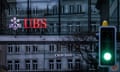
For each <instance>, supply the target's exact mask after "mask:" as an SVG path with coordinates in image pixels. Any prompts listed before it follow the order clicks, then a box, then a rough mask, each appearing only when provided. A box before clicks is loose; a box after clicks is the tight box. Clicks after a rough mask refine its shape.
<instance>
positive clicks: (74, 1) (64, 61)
mask: <svg viewBox="0 0 120 72" xmlns="http://www.w3.org/2000/svg"><path fill="white" fill-rule="evenodd" d="M96 1H97V0H91V3H90V6H91V9H89V5H88V4H89V1H88V0H86V1H84V0H60V1H57V0H54V1H53V0H45V1H41V0H40V1H38V0H36V1H33V0H30V1H29V0H28V1H27V0H23V1H9V3H10V8H9V9H8V10H7V11H6V14H7V16H8V17H7V18H8V19H7V26H8V25H9V24H10V19H12V18H13V17H16V18H18V19H20V20H21V24H23V23H22V22H23V19H24V18H46V20H47V29H24V28H20V29H18V30H16V31H14V30H12V29H10V28H7V29H8V30H7V34H9V35H11V34H12V35H13V36H10V38H11V39H9V38H8V39H7V38H6V39H5V38H4V37H3V40H7V41H9V40H13V42H14V43H12V42H11V43H10V44H8V45H7V65H8V72H39V71H52V72H53V71H55V72H56V71H61V72H63V71H82V72H96V71H101V72H104V71H109V72H111V68H109V69H107V70H104V69H103V71H102V69H101V68H99V66H98V62H97V61H98V36H97V33H98V32H99V31H98V30H99V29H98V28H99V26H100V15H99V11H98V10H97V9H96V8H95V4H96ZM112 10H113V9H112ZM89 11H90V12H89ZM89 16H90V17H89ZM110 19H111V22H110V23H111V24H110V25H112V24H113V23H115V22H116V20H115V19H114V18H112V17H111V18H110ZM89 24H90V26H89ZM89 27H90V28H91V30H90V29H89ZM21 35H24V36H21ZM33 35H36V36H33ZM1 40H2V39H1ZM19 41H20V42H19ZM22 41H26V43H25V42H23V43H22ZM17 42H19V43H17ZM15 43H16V44H15ZM118 46H119V43H118ZM118 51H119V47H118ZM118 53H119V52H118ZM117 56H118V62H119V58H120V57H119V55H117ZM118 64H119V63H118ZM118 72H119V71H118Z"/></svg>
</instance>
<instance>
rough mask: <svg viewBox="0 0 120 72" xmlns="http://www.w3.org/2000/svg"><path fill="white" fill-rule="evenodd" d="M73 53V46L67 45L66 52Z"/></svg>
mask: <svg viewBox="0 0 120 72" xmlns="http://www.w3.org/2000/svg"><path fill="white" fill-rule="evenodd" d="M72 51H73V46H72V44H68V52H72Z"/></svg>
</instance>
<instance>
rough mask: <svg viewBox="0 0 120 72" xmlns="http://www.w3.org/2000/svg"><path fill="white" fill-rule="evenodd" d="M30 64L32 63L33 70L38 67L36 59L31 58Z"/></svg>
mask: <svg viewBox="0 0 120 72" xmlns="http://www.w3.org/2000/svg"><path fill="white" fill-rule="evenodd" d="M32 64H33V70H37V69H38V62H37V60H33V61H32Z"/></svg>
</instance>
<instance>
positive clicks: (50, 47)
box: [49, 44, 54, 52]
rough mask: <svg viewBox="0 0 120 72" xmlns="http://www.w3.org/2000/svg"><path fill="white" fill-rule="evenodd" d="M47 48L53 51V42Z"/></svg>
mask: <svg viewBox="0 0 120 72" xmlns="http://www.w3.org/2000/svg"><path fill="white" fill-rule="evenodd" d="M49 50H50V52H53V51H54V45H53V44H51V45H50V46H49Z"/></svg>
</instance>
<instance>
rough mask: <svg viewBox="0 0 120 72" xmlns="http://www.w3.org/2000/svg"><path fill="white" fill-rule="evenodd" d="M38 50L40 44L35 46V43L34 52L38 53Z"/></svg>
mask: <svg viewBox="0 0 120 72" xmlns="http://www.w3.org/2000/svg"><path fill="white" fill-rule="evenodd" d="M37 51H38V46H35V45H34V46H33V52H35V53H36V52H37Z"/></svg>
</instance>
